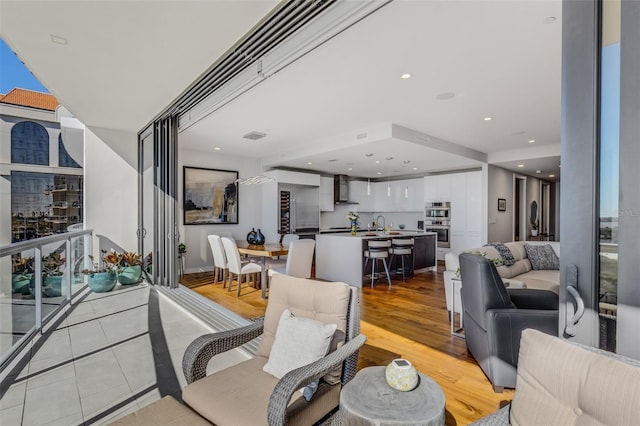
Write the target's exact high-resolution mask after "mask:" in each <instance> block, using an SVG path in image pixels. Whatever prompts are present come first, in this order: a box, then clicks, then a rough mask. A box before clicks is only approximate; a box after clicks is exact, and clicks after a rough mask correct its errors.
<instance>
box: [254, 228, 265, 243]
mask: <svg viewBox="0 0 640 426" xmlns="http://www.w3.org/2000/svg"><path fill="white" fill-rule="evenodd" d="M255 244H257V245H259V246H261V245H263V244H264V234H263V233H262V232H260V228H258V232H257V233H256V242H255Z"/></svg>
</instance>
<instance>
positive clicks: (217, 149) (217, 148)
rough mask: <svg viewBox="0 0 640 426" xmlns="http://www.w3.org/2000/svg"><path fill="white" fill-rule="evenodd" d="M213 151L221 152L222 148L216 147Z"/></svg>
mask: <svg viewBox="0 0 640 426" xmlns="http://www.w3.org/2000/svg"><path fill="white" fill-rule="evenodd" d="M213 149H215V150H216V151H220V150H221V149H222V148H220V147H219V146H216V147H215V148H213Z"/></svg>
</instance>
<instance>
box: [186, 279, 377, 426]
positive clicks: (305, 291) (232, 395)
mask: <svg viewBox="0 0 640 426" xmlns="http://www.w3.org/2000/svg"><path fill="white" fill-rule="evenodd" d="M284 309H290V310H291V312H293V313H294V314H295V315H296V316H300V317H307V318H314V319H317V320H320V321H322V322H325V323H337V324H338V330H337V331H336V336H334V345H336V346H337V349H335V350H333V351H331V352H330V353H329V354H327V355H326V356H325V357H324V358H322V359H320V360H318V361H316V362H313V363H311V364H308V365H305V366H303V367H300V368H297V369H295V370H292V371H290V372H289V373H287V374H286V375H285V376H284V377H282V379H280V380H278V379H277V378H275V377H273V376H271V375H269V374H268V373H265V372H264V371H262V366H263V365H264V364H265V363H266V361H267V360H268V355H269V352H270V349H271V345H272V343H273V339H274V337H275V330H276V328H277V325H278V320H279V318H280V315H281V314H282V312H283V311H284ZM359 324H360V305H359V296H358V289H356V288H353V287H350V286H348V285H347V284H344V283H328V282H320V281H313V280H306V279H300V278H294V277H289V276H286V275H277V276H274V278H273V282H272V287H271V290H270V294H269V305H268V306H267V311H266V313H265V317H264V319H260V320H257V321H255V322H253V323H251V324H249V325H247V326H245V327H242V328H239V329H236V330H230V331H225V332H221V333H215V334H208V335H204V336H201V337H199V338H198V339H196V340H195V341H193V342H192V343H191V344H190V345H189V347H188V348H187V350H186V352H185V354H184V357H183V361H182V367H183V372H184V375H185V378H186V380H187V383H188V384H189V385H188V386H187V387H186V388H185V389H184V391H183V400H184V402H185V403H186V404H187V405H189V406H190V407H191V408H192V409H193V410H194V411H196V412H197V413H198V414H200V415H201V416H202V417H204V418H206V419H207V420H209V421H210V422H212V423H214V424H217V425H219V426H222V425H225V424H269V425H284V424H313V423H316V422H318V421H320V420H321V419H322V418H324V417H325V416H326V415H328V414H329V413H331V412H332V411H333V410H334V409H335V408H336V407H337V406H338V404H339V395H340V388H341V386H343V385H345V384H346V383H347V382H348V381H349V380H351V379H352V378H353V376H354V375H355V372H356V367H357V362H358V350H359V348H360V347H361V346H362V345H363V344H364V342H365V340H366V337H365V336H363V335H360V334H359V332H360V326H359ZM260 335H263V338H262V341H261V342H260V347H259V349H258V353H257V355H256V357H255V358H252V359H250V360H248V361H244V362H241V363H240V364H237V365H235V366H232V367H229V368H227V369H225V370H222V371H220V372H217V373H214V374H212V375H210V376H206V367H207V364H208V363H209V360H211V358H213V357H214V356H215V355H217V354H220V353H223V352H225V351H228V350H229V349H233V348H236V347H238V346H240V345H242V344H244V343H247V342H249V341H250V340H252V339H254V338H256V337H258V336H260ZM336 369H337V370H336ZM336 371H337V373H338V374H339V376H335V379H336V381H337V383H336V384H330V383H331V382H332V380H331V378H332V376H331V374H332V372H333V373H336ZM322 377H324V379H325V380H321V382H320V385H319V387H318V390H317V391H316V394H315V395H314V397H313V398H312V399H311V401H309V402H307V401H306V400H305V399H304V398H302V397H301V396H300V395H298V393H297V392H296V391H297V390H299V389H301V388H303V387H304V386H306V385H307V384H309V383H311V382H313V381H315V380H318V379H320V378H322Z"/></svg>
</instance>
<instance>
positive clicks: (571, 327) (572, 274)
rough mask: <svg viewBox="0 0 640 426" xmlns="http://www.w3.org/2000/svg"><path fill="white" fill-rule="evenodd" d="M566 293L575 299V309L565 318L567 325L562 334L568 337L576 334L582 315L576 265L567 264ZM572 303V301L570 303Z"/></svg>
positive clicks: (582, 308)
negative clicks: (570, 315)
mask: <svg viewBox="0 0 640 426" xmlns="http://www.w3.org/2000/svg"><path fill="white" fill-rule="evenodd" d="M567 294H569V295H570V296H571V297H572V298H573V300H574V301H575V307H576V309H575V311H574V312H573V316H572V317H571V318H570V319H569V320H567V325H566V326H565V328H564V334H565V335H566V336H569V337H573V336H575V335H576V333H577V330H576V325H577V324H578V322H579V321H580V319H581V318H582V316H583V315H584V300H582V297H581V296H580V292H578V267H577V266H576V265H573V264H572V265H567ZM572 305H573V303H572ZM569 312H570V310H569V301H568V300H567V316H568V315H569Z"/></svg>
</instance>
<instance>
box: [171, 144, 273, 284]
mask: <svg viewBox="0 0 640 426" xmlns="http://www.w3.org/2000/svg"><path fill="white" fill-rule="evenodd" d="M178 147H179V148H178V149H179V152H178V194H179V195H178V212H177V217H178V220H179V222H178V223H179V226H178V229H179V232H180V241H181V242H183V243H184V244H185V245H186V246H187V255H186V256H185V272H199V271H209V270H213V256H212V255H211V248H210V247H209V242H208V240H207V235H209V234H218V235H222V236H232V237H233V238H235V239H238V240H244V239H245V238H246V237H247V233H249V231H251V228H252V227H254V228H261V227H262V216H263V214H262V206H263V203H262V185H240V186H239V188H238V197H239V198H238V208H239V217H238V224H237V225H232V224H229V225H187V226H185V225H184V221H183V210H182V206H183V205H184V200H183V189H182V188H183V167H184V166H192V167H203V168H209V169H221V170H237V171H238V172H239V176H240V178H247V177H251V176H255V175H259V174H262V172H261V168H260V167H259V164H258V161H257V160H254V159H251V158H245V157H236V156H230V155H223V154H220V153H217V152H204V151H193V150H187V149H181V148H180V146H179V145H178Z"/></svg>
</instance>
